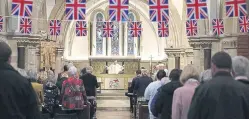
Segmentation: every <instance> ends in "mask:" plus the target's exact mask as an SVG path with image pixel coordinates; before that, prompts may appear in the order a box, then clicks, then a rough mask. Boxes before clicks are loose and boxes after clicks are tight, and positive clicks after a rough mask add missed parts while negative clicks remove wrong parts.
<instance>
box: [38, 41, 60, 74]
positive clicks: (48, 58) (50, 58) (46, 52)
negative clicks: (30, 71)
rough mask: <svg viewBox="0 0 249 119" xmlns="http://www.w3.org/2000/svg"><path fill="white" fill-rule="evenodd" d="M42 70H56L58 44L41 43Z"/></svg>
mask: <svg viewBox="0 0 249 119" xmlns="http://www.w3.org/2000/svg"><path fill="white" fill-rule="evenodd" d="M40 56H41V57H40V58H41V63H40V68H43V67H45V68H46V69H47V70H48V69H49V68H52V69H54V68H55V62H56V44H55V42H41V46H40Z"/></svg>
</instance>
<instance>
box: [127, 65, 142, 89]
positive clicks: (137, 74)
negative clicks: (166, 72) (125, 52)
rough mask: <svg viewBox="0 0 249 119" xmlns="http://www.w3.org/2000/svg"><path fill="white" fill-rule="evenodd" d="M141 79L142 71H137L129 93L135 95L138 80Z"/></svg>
mask: <svg viewBox="0 0 249 119" xmlns="http://www.w3.org/2000/svg"><path fill="white" fill-rule="evenodd" d="M139 77H141V70H140V69H139V70H137V71H136V77H134V78H133V79H132V82H131V86H130V87H129V88H128V92H129V93H133V91H134V88H135V84H136V80H137V79H139Z"/></svg>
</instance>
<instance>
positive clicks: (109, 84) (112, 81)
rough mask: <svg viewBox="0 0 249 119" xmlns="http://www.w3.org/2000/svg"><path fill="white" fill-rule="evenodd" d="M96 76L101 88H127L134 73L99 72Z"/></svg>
mask: <svg viewBox="0 0 249 119" xmlns="http://www.w3.org/2000/svg"><path fill="white" fill-rule="evenodd" d="M96 77H97V79H98V82H100V83H99V84H101V89H102V90H127V89H128V85H129V82H131V80H132V79H133V78H134V77H135V74H99V75H96Z"/></svg>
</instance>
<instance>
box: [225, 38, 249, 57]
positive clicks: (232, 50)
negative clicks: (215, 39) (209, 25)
mask: <svg viewBox="0 0 249 119" xmlns="http://www.w3.org/2000/svg"><path fill="white" fill-rule="evenodd" d="M237 41H238V37H237V36H234V37H224V38H222V39H221V44H222V48H221V50H222V51H225V52H227V53H228V54H229V55H230V56H231V57H234V56H237V55H238V54H237V51H238V50H237ZM243 45H244V43H243V44H242V46H243ZM245 45H246V44H245ZM246 47H248V46H246ZM240 48H243V47H240Z"/></svg>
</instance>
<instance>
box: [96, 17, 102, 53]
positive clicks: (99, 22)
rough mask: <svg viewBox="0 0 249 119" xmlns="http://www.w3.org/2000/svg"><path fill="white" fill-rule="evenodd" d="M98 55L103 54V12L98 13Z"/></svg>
mask: <svg viewBox="0 0 249 119" xmlns="http://www.w3.org/2000/svg"><path fill="white" fill-rule="evenodd" d="M95 20H96V21H97V22H96V55H102V54H103V36H102V33H103V32H102V27H103V21H104V16H103V14H101V13H98V14H97V15H96V19H95Z"/></svg>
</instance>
